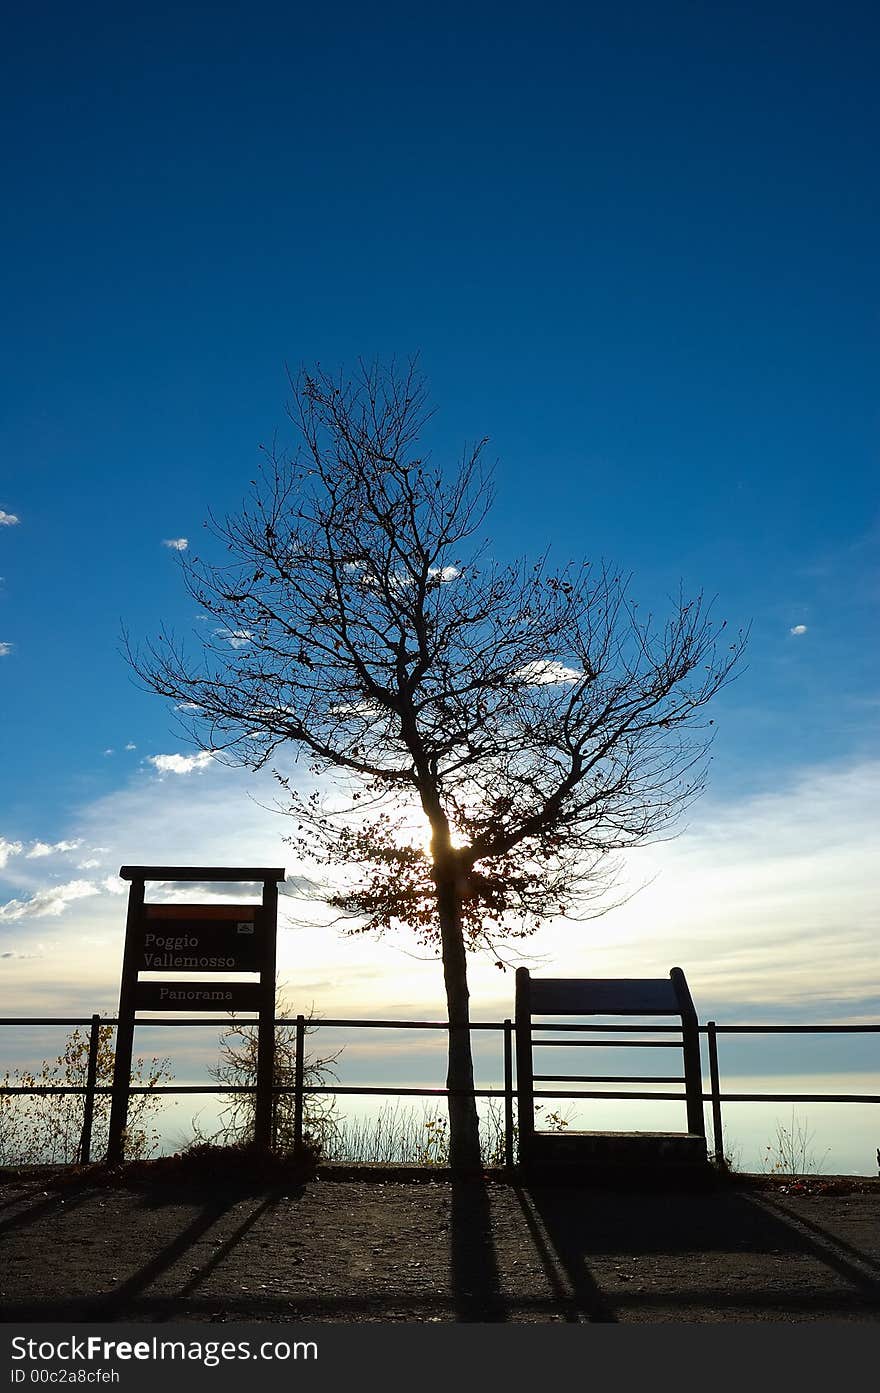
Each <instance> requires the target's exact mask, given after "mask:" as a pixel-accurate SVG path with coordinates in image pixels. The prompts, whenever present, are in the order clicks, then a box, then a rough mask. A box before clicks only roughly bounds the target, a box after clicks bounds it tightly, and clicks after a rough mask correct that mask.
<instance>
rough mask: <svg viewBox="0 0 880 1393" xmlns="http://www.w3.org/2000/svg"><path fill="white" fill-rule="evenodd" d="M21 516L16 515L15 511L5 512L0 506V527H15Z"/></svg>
mask: <svg viewBox="0 0 880 1393" xmlns="http://www.w3.org/2000/svg"><path fill="white" fill-rule="evenodd" d="M20 522H21V518H19V517H16V515H15V513H7V512H5V511H4V510H3V509H2V508H0V527H17V526H18V524H19V523H20Z"/></svg>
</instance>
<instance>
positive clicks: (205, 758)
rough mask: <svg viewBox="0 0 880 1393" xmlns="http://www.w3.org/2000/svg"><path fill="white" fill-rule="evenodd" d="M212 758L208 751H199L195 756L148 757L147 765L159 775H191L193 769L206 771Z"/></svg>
mask: <svg viewBox="0 0 880 1393" xmlns="http://www.w3.org/2000/svg"><path fill="white" fill-rule="evenodd" d="M213 758H214V756H213V755H212V754H211V752H210V750H201V751H200V752H199V753H198V754H197V755H148V756H147V763H148V764H152V766H153V768H154V769H157V770H158V771H159V773H160V774H191V773H192V772H193V770H194V769H207V767H208V765H209V764H210V763H211V761H212V760H213Z"/></svg>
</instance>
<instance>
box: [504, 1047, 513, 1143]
mask: <svg viewBox="0 0 880 1393" xmlns="http://www.w3.org/2000/svg"><path fill="white" fill-rule="evenodd" d="M504 1164H505V1166H506V1167H507V1169H508V1170H513V1022H512V1021H510V1020H505V1022H504Z"/></svg>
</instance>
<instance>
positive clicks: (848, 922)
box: [2, 752, 880, 1021]
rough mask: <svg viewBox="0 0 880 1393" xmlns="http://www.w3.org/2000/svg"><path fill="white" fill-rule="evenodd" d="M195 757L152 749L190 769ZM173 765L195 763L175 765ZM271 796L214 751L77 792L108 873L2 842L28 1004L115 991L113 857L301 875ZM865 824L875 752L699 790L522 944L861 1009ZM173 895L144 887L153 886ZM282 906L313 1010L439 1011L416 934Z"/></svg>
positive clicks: (870, 936) (876, 802) (570, 967)
mask: <svg viewBox="0 0 880 1393" xmlns="http://www.w3.org/2000/svg"><path fill="white" fill-rule="evenodd" d="M158 758H160V756H154V759H158ZM199 758H200V756H199V755H192V756H189V755H183V754H179V755H177V756H170V755H169V756H165V759H171V760H173V761H174V764H177V763H178V761H179V762H181V763H185V764H187V765H188V763H189V761H190V760H198V759H199ZM202 762H203V764H207V760H206V759H205V758H204V752H203V755H202ZM154 767H155V766H154ZM194 767H197V766H194ZM158 772H163V771H162V770H159V771H158ZM167 772H168V773H169V774H170V773H175V772H190V770H189V768H188V767H187V768H186V769H184V770H181V769H175V767H174V765H172V766H171V768H170V769H169V770H168V771H167ZM276 792H277V790H276V788H275V785H274V784H273V781H272V780H271V778H270V777H269V776H268V775H265V776H264V775H252V774H248V773H247V772H246V771H242V770H238V769H232V768H230V767H228V766H226V765H223V764H220V763H219V762H218V763H216V764H215V765H214V767H213V768H212V769H211V772H210V776H209V777H207V778H199V779H196V778H189V779H187V778H170V777H166V778H164V779H162V780H160V779H158V778H145V777H143V776H142V775H141V776H134V777H132V779H131V780H130V782H129V783H128V784H127V785H126V786H125V787H124V788H123V789H120V790H119V791H117V792H116V793H113V794H110V795H107V796H106V797H104V798H101V799H99V800H97V801H95V802H94V803H92V804H90V805H88V806H86V807H84V808H83V809H82V810H81V812H80V814H79V816H78V817H77V820H76V823H75V824H74V825H73V826H72V827H71V829H70V837H69V839H70V840H74V839H75V838H82V840H83V845H84V847H87V848H88V851H89V856H90V858H91V857H97V856H98V855H99V854H100V855H101V856H102V864H103V866H104V868H105V869H104V870H101V871H98V870H97V868H95V871H94V880H91V879H89V880H86V879H85V878H84V879H83V880H81V881H73V882H71V883H70V884H69V885H57V884H54V885H53V884H49V883H47V881H48V877H46V878H45V879H44V880H36V879H35V875H36V873H38V872H39V873H40V874H41V875H42V874H43V873H44V872H45V871H48V870H50V869H51V867H52V864H53V863H52V862H51V861H48V860H46V861H44V860H27V859H26V858H25V857H23V856H21V857H19V858H18V859H16V857H17V853H16V852H15V851H14V850H13V851H10V853H9V856H10V871H8V872H7V877H9V876H10V875H12V877H13V880H12V883H13V885H14V887H15V890H14V892H15V894H16V896H17V898H16V900H15V901H13V902H12V903H11V904H10V905H7V906H6V907H5V909H4V911H3V913H2V918H3V919H5V920H10V919H11V918H13V917H14V918H16V919H17V920H19V921H20V922H19V929H18V934H19V937H17V939H16V941H15V944H14V946H15V948H16V949H17V950H18V951H20V952H21V953H22V954H27V953H30V952H32V950H33V947H34V942H35V940H36V938H37V934H38V923H39V920H40V919H41V918H43V917H44V916H49V915H51V916H53V917H52V922H53V923H55V922H59V923H61V924H63V930H64V931H63V934H59V935H58V942H57V944H53V945H50V947H51V951H50V949H49V948H47V953H46V956H45V959H43V960H40V961H37V962H25V961H22V962H20V963H19V962H15V961H12V962H10V963H9V964H8V973H9V977H10V991H12V990H15V992H16V995H17V999H18V1000H20V1002H21V1009H22V1012H23V1013H24V1012H25V1011H27V1012H30V1013H33V1014H37V1013H38V1012H39V1011H41V1010H45V1011H46V1012H47V1013H48V1014H59V1015H60V1014H65V1013H69V1012H71V1011H72V1010H73V1003H74V1001H78V1002H79V1003H80V1004H81V1006H82V1009H83V1011H84V1012H85V1011H92V1010H98V1009H112V1008H113V1007H114V1006H115V1004H116V1000H117V994H118V989H119V971H120V963H121V948H122V941H123V936H124V923H125V913H124V894H123V893H114V890H115V891H116V892H121V891H123V890H124V888H125V887H124V885H123V884H122V882H119V881H118V880H117V877H115V876H113V875H110V874H108V872H110V871H115V870H118V868H119V866H120V865H122V864H123V863H125V862H128V863H136V864H141V865H151V864H152V865H163V864H165V865H168V864H191V865H231V864H236V865H253V866H271V865H276V864H277V865H280V866H286V867H287V870H288V872H289V873H290V875H291V877H292V878H296V877H297V876H300V875H302V874H304V873H306V871H307V868H306V867H303V866H300V865H299V864H298V863H296V862H292V861H291V860H290V859H289V858H290V848H289V847H287V846H285V845H284V843H283V840H282V838H283V837H284V836H286V835H289V832H290V830H291V829H290V825H289V823H288V821H287V820H286V819H284V818H281V817H279V816H278V815H277V814H275V813H272V812H271V811H269V810H268V808H269V806H271V805H272V803H273V802H274V799H275V796H276ZM261 805H262V806H261ZM878 835H880V759H877V760H862V761H859V762H848V763H839V764H834V765H827V766H822V767H816V768H805V769H802V770H801V771H800V772H799V773H798V774H797V776H796V777H792V778H790V779H789V780H788V781H786V783H785V784H784V785H781V786H779V787H778V788H777V789H776V790H775V791H772V792H765V793H762V794H760V795H758V794H756V795H754V796H752V797H748V798H738V799H730V800H727V801H726V802H724V803H721V802H719V801H715V802H711V801H710V800H709V799H708V798H706V799H704V800H703V801H702V802H701V803H698V804H696V805H695V807H694V809H693V812H692V814H691V826H690V828H689V829H688V830H686V831H685V832H683V833H682V835H681V836H680V837H679V838H678V839H676V840H675V841H672V842H669V843H666V844H661V845H658V846H656V847H648V848H645V849H643V850H642V851H637V852H634V853H632V855H631V856H630V857H629V859H628V862H627V866H626V869H625V874H624V878H623V881H622V884H621V887H620V891H621V893H625V892H627V891H628V890H630V889H633V890H634V889H636V888H637V887H638V886H639V885H641V884H645V882H649V883H647V884H646V886H645V888H644V889H643V890H641V892H640V893H638V894H636V895H635V896H634V898H633V899H632V900H630V901H629V903H626V904H622V905H620V907H619V908H617V909H613V910H611V911H610V912H609V913H608V914H606V915H605V916H604V917H602V918H600V919H596V920H592V921H589V922H587V923H585V924H568V923H563V922H561V921H555V922H550V923H548V924H546V925H545V926H544V927H543V928H542V929H541V931H540V932H539V933H538V934H537V935H536V936H535V937H534V938H531V939H527V940H523V941H522V942H519V943H517V945H516V951H517V953H521V954H524V955H527V956H525V958H524V960H525V962H526V963H527V964H528V965H530V966H532V967H533V968H534V970H535V972H536V974H540V973H544V974H545V975H548V976H573V977H586V976H597V977H639V976H645V977H651V976H662V975H665V973H667V972H668V970H669V968H670V967H671V966H672V965H673V964H675V963H678V964H680V965H681V966H682V967H683V968H684V970H685V972H686V973H687V976H688V981H689V982H690V985H691V988H692V990H693V993H694V999H695V1001H696V1003H697V1008H698V1010H699V1011H700V1013H701V1014H702V1015H703V1016H704V1017H705V1016H706V1015H708V1014H710V1013H711V1012H717V1013H718V1019H720V1020H727V1021H731V1020H736V1019H741V1018H743V1012H744V1010H745V1009H746V1008H752V1010H753V1012H754V1011H762V1012H772V1011H775V1010H777V1009H779V1010H783V1009H784V1010H786V1011H787V1012H789V1013H790V1018H791V1014H792V1013H794V1018H795V1019H797V1018H798V1016H800V1018H801V1019H804V1020H810V1019H813V1020H815V1019H820V1020H821V1019H822V1018H823V1013H824V1018H825V1019H835V1018H838V1019H845V1018H846V1017H847V1016H848V1015H852V1014H855V1015H856V1016H857V1015H858V1014H859V1013H860V1012H864V1011H865V1010H866V1009H867V1008H866V1007H865V1006H864V1005H863V1002H864V1001H865V999H866V998H867V997H868V996H869V995H870V994H871V992H872V991H875V990H876V989H875V986H874V984H875V983H876V980H877V933H878V928H880V923H878V916H877V908H876V846H877V840H878ZM6 845H8V846H9V847H11V848H15V847H16V846H20V845H21V843H20V842H18V843H16V842H15V841H12V840H10V841H8V842H7V843H6ZM98 848H103V849H106V851H103V850H102V851H101V852H100V853H99V852H98ZM55 864H59V863H55ZM84 869H85V868H84ZM89 869H90V870H91V869H92V868H91V867H89ZM111 882H112V883H111ZM71 886H72V887H74V888H73V889H71ZM239 892H240V893H241V895H242V897H243V898H251V897H253V898H256V896H255V895H253V890H252V888H251V890H250V891H248V890H247V888H246V887H235V889H233V888H232V887H228V886H216V885H215V886H209V887H205V889H204V891H203V890H202V888H199V890H198V896H197V897H198V898H203V897H205V898H207V897H214V898H217V899H220V900H222V899H226V898H230V897H233V898H235V897H238V895H239ZM187 893H190V894H191V893H193V891H192V889H190V891H188V892H184V891H183V890H182V889H181V887H170V886H169V887H160V886H158V885H156V886H152V887H150V890H149V897H150V898H153V899H159V898H162V897H163V896H164V897H166V898H168V897H172V896H174V895H176V896H177V897H178V898H185V897H186V894H187ZM86 896H91V898H88V899H86ZM80 898H81V899H82V903H79V899H80ZM610 898H612V899H613V898H615V895H614V893H612V895H611V896H610ZM617 898H619V896H617ZM62 910H63V911H64V916H63V919H62V920H60V921H57V920H56V918H55V916H57V915H59V914H61V912H62ZM290 919H294V921H295V922H296V923H297V924H298V925H299V926H301V927H299V928H298V929H297V930H295V931H290V930H287V931H283V932H282V933H281V935H280V939H279V970H280V972H281V974H282V976H284V975H289V976H290V977H291V980H295V981H296V983H297V993H298V999H299V1000H302V1001H305V1003H306V1004H307V1005H308V1004H310V1003H311V1002H312V1001H314V1004H315V1008H316V1010H318V1011H319V1012H322V1013H324V1014H325V1015H327V1016H330V1015H338V1016H358V1015H366V1016H368V1015H371V1014H375V1015H377V1016H380V1015H383V1014H384V1015H387V1016H394V1015H395V1014H396V1015H399V1016H401V1017H412V1018H428V1017H430V1018H432V1019H433V1018H438V1019H439V1018H442V1016H443V1012H444V1010H445V1003H444V999H443V986H442V974H441V972H440V970H439V967H438V964H437V962H436V960H434V959H432V958H431V956H430V954H424V955H415V954H414V953H413V939H412V936H411V935H409V934H407V933H401V934H399V935H389V936H388V937H387V938H385V939H383V940H382V941H380V942H376V941H374V940H372V939H370V938H369V937H367V936H364V935H356V936H354V937H348V936H345V935H342V934H340V933H338V932H337V930H336V929H335V928H332V927H327V926H326V924H325V922H324V920H325V919H326V915H325V914H324V913H323V911H322V910H321V908H320V906H314V907H313V906H311V905H310V904H304V903H303V901H302V900H301V899H299V898H298V899H295V900H291V899H286V898H285V899H284V900H283V910H282V920H283V922H284V923H286V922H288V921H289V920H290ZM39 932H40V933H41V934H42V935H43V936H45V932H46V931H45V929H40V930H39ZM96 942H98V943H99V944H100V951H99V952H97V951H96V949H95V944H96ZM3 946H4V948H5V947H6V946H12V945H11V944H9V943H8V940H7V943H6V944H4V945H3ZM511 956H512V957H514V958H515V954H513V953H512V954H511ZM422 957H424V960H422ZM469 977H470V985H471V996H472V1003H473V1006H474V1011H475V1018H478V1019H479V1018H482V1019H499V1018H501V1017H503V1016H506V1015H509V1014H510V1012H511V1006H512V996H513V982H512V977H511V975H510V974H509V973H508V974H504V975H502V974H500V973H499V972H498V971H497V969H495V968H494V967H493V966H492V964H491V962H489V961H487V960H484V959H482V958H478V957H474V958H473V959H472V961H471V964H470V968H469ZM829 1012H830V1013H833V1014H831V1015H829ZM746 1018H747V1017H746ZM752 1018H753V1019H754V1014H753V1016H752ZM760 1018H762V1017H759V1019H760ZM767 1018H768V1017H767V1016H766V1015H764V1016H763V1019H767Z"/></svg>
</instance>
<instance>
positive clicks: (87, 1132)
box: [79, 1015, 101, 1166]
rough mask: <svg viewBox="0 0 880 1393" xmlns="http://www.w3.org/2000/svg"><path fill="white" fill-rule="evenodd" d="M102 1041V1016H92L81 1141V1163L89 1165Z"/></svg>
mask: <svg viewBox="0 0 880 1393" xmlns="http://www.w3.org/2000/svg"><path fill="white" fill-rule="evenodd" d="M100 1042H101V1017H100V1016H98V1015H94V1016H92V1028H91V1030H90V1032H89V1059H88V1066H87V1069H86V1094H85V1098H84V1099H83V1125H82V1136H81V1138H80V1143H79V1159H80V1163H81V1164H82V1165H84V1166H87V1165H88V1164H89V1162H90V1161H91V1159H92V1120H93V1118H94V1116H95V1084H96V1083H97V1079H98V1047H99V1045H100Z"/></svg>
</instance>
